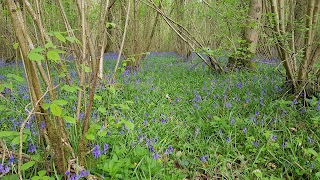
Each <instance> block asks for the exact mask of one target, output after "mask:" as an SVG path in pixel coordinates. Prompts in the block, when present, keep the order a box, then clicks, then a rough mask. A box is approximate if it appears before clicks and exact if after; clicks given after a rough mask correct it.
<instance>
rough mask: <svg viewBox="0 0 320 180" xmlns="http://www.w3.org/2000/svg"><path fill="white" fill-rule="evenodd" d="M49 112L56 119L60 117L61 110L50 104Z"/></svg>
mask: <svg viewBox="0 0 320 180" xmlns="http://www.w3.org/2000/svg"><path fill="white" fill-rule="evenodd" d="M50 112H51V113H52V114H53V115H55V116H58V117H61V115H62V108H61V107H60V106H58V105H56V104H53V103H52V104H50Z"/></svg>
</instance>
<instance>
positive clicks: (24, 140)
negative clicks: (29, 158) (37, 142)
mask: <svg viewBox="0 0 320 180" xmlns="http://www.w3.org/2000/svg"><path fill="white" fill-rule="evenodd" d="M27 137H28V136H27V135H25V134H23V135H22V142H26V140H27ZM19 143H20V136H17V137H15V138H14V139H13V140H12V144H19Z"/></svg>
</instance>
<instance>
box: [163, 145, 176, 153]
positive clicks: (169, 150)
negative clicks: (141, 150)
mask: <svg viewBox="0 0 320 180" xmlns="http://www.w3.org/2000/svg"><path fill="white" fill-rule="evenodd" d="M173 151H174V149H173V147H172V146H171V145H170V146H169V147H168V148H167V149H166V150H165V152H164V154H172V153H173Z"/></svg>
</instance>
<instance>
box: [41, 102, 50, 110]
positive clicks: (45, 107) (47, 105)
mask: <svg viewBox="0 0 320 180" xmlns="http://www.w3.org/2000/svg"><path fill="white" fill-rule="evenodd" d="M49 107H50V104H47V103H45V104H43V105H42V108H43V109H49Z"/></svg>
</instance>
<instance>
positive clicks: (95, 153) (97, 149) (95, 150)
mask: <svg viewBox="0 0 320 180" xmlns="http://www.w3.org/2000/svg"><path fill="white" fill-rule="evenodd" d="M92 154H93V156H94V158H95V159H97V158H98V157H99V156H100V155H101V152H100V146H99V145H95V146H94V148H93V151H92Z"/></svg>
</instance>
